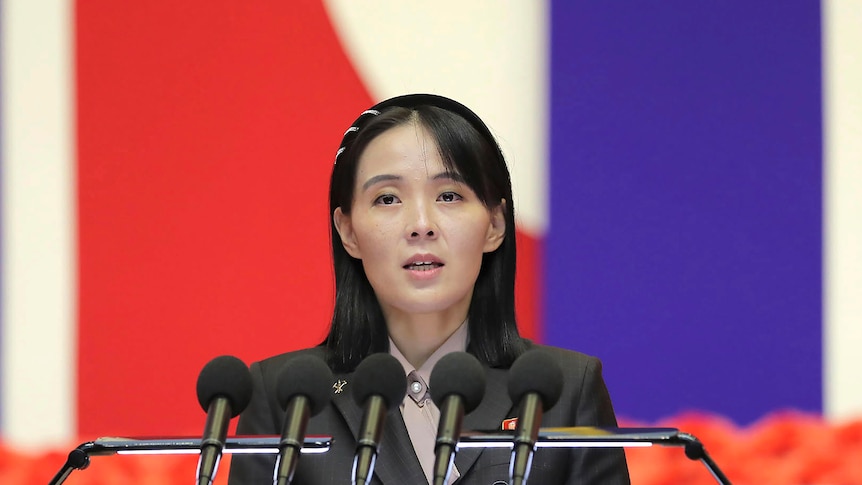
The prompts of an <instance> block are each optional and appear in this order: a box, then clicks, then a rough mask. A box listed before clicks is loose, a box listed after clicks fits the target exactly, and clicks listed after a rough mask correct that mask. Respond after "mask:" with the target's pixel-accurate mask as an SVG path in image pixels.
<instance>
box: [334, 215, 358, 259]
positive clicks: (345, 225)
mask: <svg viewBox="0 0 862 485" xmlns="http://www.w3.org/2000/svg"><path fill="white" fill-rule="evenodd" d="M332 221H333V222H334V223H335V230H336V231H338V236H339V237H340V238H341V244H342V246H344V249H345V251H347V254H349V255H351V256H353V257H354V258H356V259H362V255H361V253H360V252H359V244H358V243H357V242H356V233H354V232H353V222H351V221H350V216H349V215H347V214H345V213H344V212H343V211H342V210H341V207H337V208H336V209H335V211H334V212H333V213H332Z"/></svg>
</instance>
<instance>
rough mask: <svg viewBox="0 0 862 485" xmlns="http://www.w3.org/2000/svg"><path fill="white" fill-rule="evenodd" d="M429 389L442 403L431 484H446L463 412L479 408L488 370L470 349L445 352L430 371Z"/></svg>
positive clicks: (433, 396) (438, 401)
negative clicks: (486, 370) (469, 352)
mask: <svg viewBox="0 0 862 485" xmlns="http://www.w3.org/2000/svg"><path fill="white" fill-rule="evenodd" d="M429 391H430V392H431V398H432V399H433V400H434V402H435V403H440V423H439V424H438V426H437V440H436V442H435V444H434V455H435V456H434V475H433V476H434V481H433V483H432V485H445V484H447V483H449V474H450V473H451V472H452V463H453V462H454V461H455V447H456V446H457V445H458V438H459V437H460V436H461V423H462V421H463V420H464V415H465V414H469V413H470V412H471V411H473V410H474V409H476V406H478V405H479V403H480V402H481V401H482V397H483V396H484V395H485V370H484V369H483V368H482V364H480V363H479V360H478V359H476V357H473V356H472V355H470V354H468V353H467V352H452V353H451V354H446V355H445V356H443V358H441V359H440V360H439V361H438V362H437V364H436V365H435V366H434V370H432V371H431V382H430V385H429Z"/></svg>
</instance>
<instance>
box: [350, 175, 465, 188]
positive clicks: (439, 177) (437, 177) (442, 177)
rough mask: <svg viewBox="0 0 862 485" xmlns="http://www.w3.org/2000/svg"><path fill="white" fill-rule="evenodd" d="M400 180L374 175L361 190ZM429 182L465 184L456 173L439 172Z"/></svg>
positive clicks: (399, 178)
mask: <svg viewBox="0 0 862 485" xmlns="http://www.w3.org/2000/svg"><path fill="white" fill-rule="evenodd" d="M402 179H403V177H401V176H400V175H392V174H381V175H375V176H373V177H371V178H370V179H368V180H366V181H365V183H364V184H362V190H368V187H371V186H372V185H374V184H377V183H380V182H389V181H393V180H396V181H397V180H402ZM431 180H451V181H453V182H457V183H459V184H464V183H466V181H465V180H464V177H462V176H461V174H459V173H456V172H440V173H438V174H437V175H435V176H433V177H431Z"/></svg>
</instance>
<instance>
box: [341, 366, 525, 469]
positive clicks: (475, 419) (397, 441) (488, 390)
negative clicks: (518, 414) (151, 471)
mask: <svg viewBox="0 0 862 485" xmlns="http://www.w3.org/2000/svg"><path fill="white" fill-rule="evenodd" d="M352 376H353V374H352V373H349V374H340V375H336V376H335V380H336V382H338V381H339V380H340V381H346V382H348V383H349V382H350V381H351V378H352ZM506 378H507V371H506V369H493V368H490V367H485V396H484V397H483V398H482V402H481V403H479V406H478V407H477V408H476V409H474V410H473V412H472V413H470V414H468V415H466V416H465V417H464V423H463V431H474V430H475V431H499V430H500V429H501V428H500V426H501V424H502V422H503V419H505V418H506V416H507V415H508V414H510V413H511V412H512V401H511V400H510V399H509V393H508V389H507V380H506ZM348 386H349V384H347V385H345V386H344V391H343V392H341V393H338V394H335V395H334V396H333V400H332V403H333V405H334V406H335V408H336V409H337V410H338V411H339V412H340V413H341V415H342V417H343V418H344V421H345V422H346V423H347V426H348V428H350V432H351V433H352V434H353V436H354V437H356V436H358V435H359V427H360V426H361V423H362V413H363V410H362V408H361V407H359V406H358V405H357V404H356V402H354V400H353V396H352V395H351V394H352V393H351V390H350V389H349V387H348ZM482 452H483V449H482V448H463V449H460V450H458V453H457V454H456V455H455V466H456V467H457V468H458V472H459V473H460V474H461V475H462V476H463V475H465V474H466V473H467V472H468V471H469V470H470V468H472V467H473V465H474V464H475V463H476V460H477V459H478V458H479V456H481V455H482ZM374 474H375V475H376V476H377V477H378V478H379V479H380V481H381V482H382V483H384V484H387V485H396V484H398V485H400V484H404V483H425V482H426V478H425V474H424V473H423V472H422V466H421V465H420V464H419V460H418V459H417V458H416V453H415V452H414V451H413V444H412V443H411V442H410V436H409V435H408V434H407V427H406V426H405V425H404V419H403V418H402V417H401V413H399V412H398V410H397V409H396V410H391V412H390V413H389V414H388V415H387V417H386V422H385V423H384V425H383V435H382V438H381V444H380V450H379V453H378V455H377V463H376V464H375V466H374Z"/></svg>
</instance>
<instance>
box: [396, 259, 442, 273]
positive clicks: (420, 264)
mask: <svg viewBox="0 0 862 485" xmlns="http://www.w3.org/2000/svg"><path fill="white" fill-rule="evenodd" d="M441 267H443V263H435V262H433V261H417V262H415V263H410V264H405V265H404V269H409V270H410V271H431V270H432V269H436V268H441Z"/></svg>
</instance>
